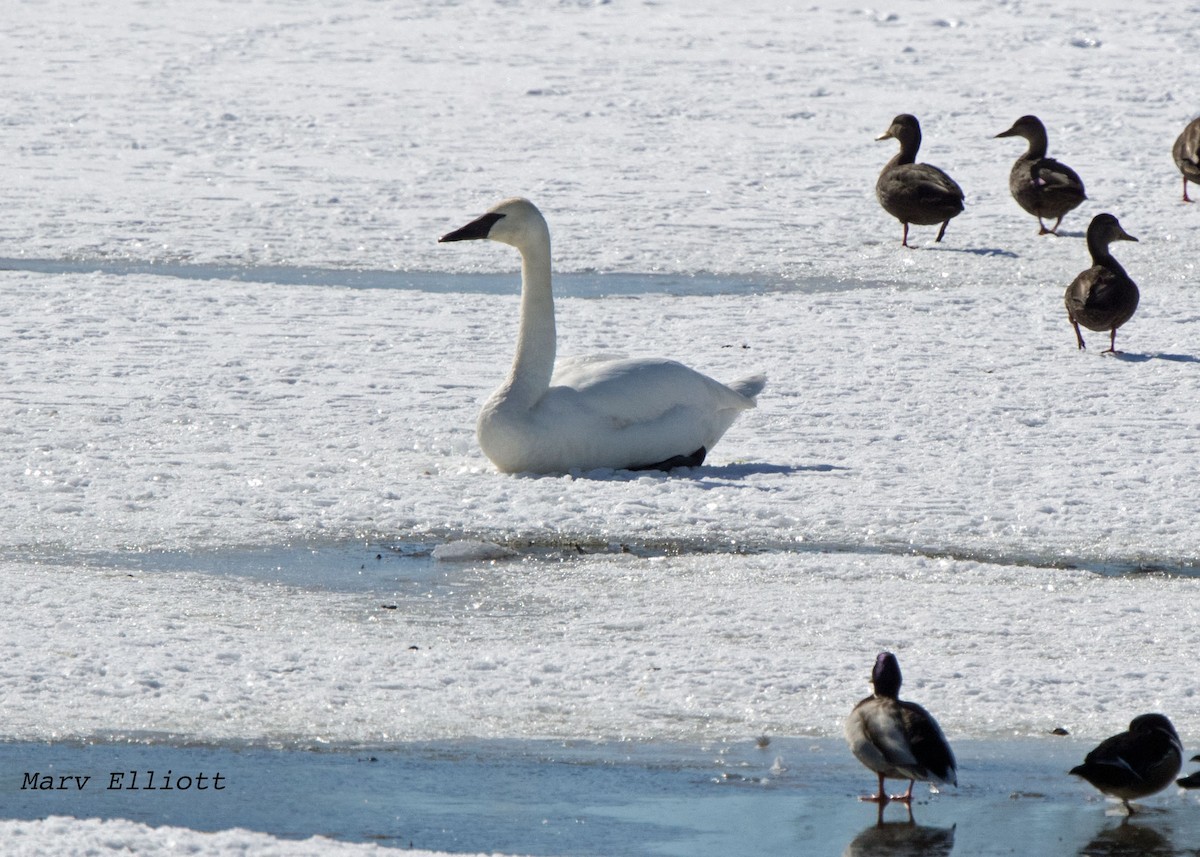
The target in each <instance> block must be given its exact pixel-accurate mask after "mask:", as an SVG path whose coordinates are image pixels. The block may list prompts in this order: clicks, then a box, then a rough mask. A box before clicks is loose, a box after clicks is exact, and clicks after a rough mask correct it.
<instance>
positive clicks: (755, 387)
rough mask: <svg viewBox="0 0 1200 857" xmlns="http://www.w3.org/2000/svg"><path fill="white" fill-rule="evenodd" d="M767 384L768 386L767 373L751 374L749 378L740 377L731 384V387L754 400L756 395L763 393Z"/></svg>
mask: <svg viewBox="0 0 1200 857" xmlns="http://www.w3.org/2000/svg"><path fill="white" fill-rule="evenodd" d="M765 386H767V376H766V375H751V376H749V377H748V378H739V379H738V380H737V381H734V382H733V383H732V384H730V385H729V389H731V390H733V391H734V392H737V393H741V394H742V395H743V396H745V397H746V398H747V399H750V400H751V401H754V397H755V396H757V395H758V394H759V393H761V392H762V391H763V387H765ZM756 404H757V403H756Z"/></svg>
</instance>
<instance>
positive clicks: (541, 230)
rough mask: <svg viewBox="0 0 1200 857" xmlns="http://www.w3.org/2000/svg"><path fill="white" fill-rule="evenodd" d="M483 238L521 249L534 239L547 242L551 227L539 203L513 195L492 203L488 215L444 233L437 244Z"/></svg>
mask: <svg viewBox="0 0 1200 857" xmlns="http://www.w3.org/2000/svg"><path fill="white" fill-rule="evenodd" d="M483 238H487V239H488V240H489V241H499V242H501V243H502V244H510V245H512V246H513V247H516V248H518V249H520V248H521V247H524V246H528V245H530V244H531V243H532V242H534V241H547V242H548V241H549V240H550V230H549V228H548V227H547V226H546V219H545V218H544V217H542V213H541V212H540V211H538V208H537V206H536V205H534V204H533V203H532V202H530V201H529V200H527V199H525V198H524V197H520V196H514V197H513V198H512V199H506V200H504V202H501V203H498V204H496V205H493V206H492V207H491V208H489V209H488V212H487V214H484V215H482V216H480V217H477V218H475V219H474V220H472V221H471V222H470V223H468V224H467V225H466V226H464V227H462V228H461V229H455V230H454V231H453V232H448V233H447V234H445V235H443V236H442V237H441V238H439V239H438V243H439V244H440V243H443V242H446V241H476V240H480V239H483Z"/></svg>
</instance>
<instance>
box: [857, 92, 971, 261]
mask: <svg viewBox="0 0 1200 857" xmlns="http://www.w3.org/2000/svg"><path fill="white" fill-rule="evenodd" d="M875 139H876V140H897V141H899V143H900V151H899V152H897V153H896V157H894V158H892V159H891V160H890V161H888V162H887V166H885V167H884V168H883V172H881V173H880V174H879V181H877V182H876V183H875V195H876V196H877V197H879V204H880V205H882V206H883V209H884V211H886V212H887V213H888V214H890V215H892V217H894V218H896V219H897V220H899V221H900V222H901V223H903V224H904V235H903V237H902V238H901V240H900V243H901V245H903V246H905V247H907V246H908V225H909V224H910V223H916V224H917V225H919V226H931V225H933V224H934V223H940V224H942V228H941V229H939V230H938V234H937V238H935V239H934V240H935V241H941V240H942V236H943V235H945V234H946V224H948V223H949V222H950V218H952V217H957V216H958V215H959V214H961V213H962V210H963V192H962V188H960V187H959V186H958V183H957V182H955V181H954V179H952V178H950V176H948V175H946V174H945V173H944V172H942V171H941V170H939V169H938V168H937V167H933V166H930V165H929V164H918V163H916V160H917V150H918V149H920V148H921V125H920V123H919V122H917V117H916V116H913V115H911V114H908V113H901V114H900V115H899V116H897V117H896V118H895V119H893V120H892V124H891V125H890V126H889V127H888V129H887V130H886V131H884V132H883V133H882V134H881V135H880V136H878V137H876V138H875Z"/></svg>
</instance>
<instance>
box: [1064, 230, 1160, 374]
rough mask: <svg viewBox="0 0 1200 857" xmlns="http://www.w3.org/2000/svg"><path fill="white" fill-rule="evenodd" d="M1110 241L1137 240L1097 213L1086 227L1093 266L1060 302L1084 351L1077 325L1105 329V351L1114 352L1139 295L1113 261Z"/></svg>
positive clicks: (1082, 274) (1117, 263)
mask: <svg viewBox="0 0 1200 857" xmlns="http://www.w3.org/2000/svg"><path fill="white" fill-rule="evenodd" d="M1113 241H1137V239H1136V238H1134V237H1133V236H1132V235H1130V234H1129V233H1128V232H1126V231H1125V230H1124V229H1122V228H1121V224H1120V223H1119V222H1118V221H1117V218H1115V217H1113V216H1112V215H1111V214H1097V215H1096V216H1095V217H1093V218H1092V222H1091V223H1090V224H1088V231H1087V245H1088V251H1089V252H1090V253H1091V254H1092V267H1090V268H1088V269H1087V270H1086V271H1084V272H1083V273H1081V274H1080V275H1079V276H1078V277H1076V278H1075V279H1074V280H1073V281H1072V282H1071V285H1069V286H1067V291H1066V294H1065V295H1063V302H1064V303H1065V304H1066V306H1067V318H1068V319H1070V321H1071V324H1072V326H1073V327H1074V328H1075V341H1076V343H1077V344H1078V346H1079V348H1080V350H1082V349H1083V348H1085V347H1086V346H1085V345H1084V342H1083V334H1082V333H1080V331H1079V325H1081V324H1082V325H1083V326H1084V327H1086V328H1088V329H1089V330H1107V331H1109V332H1110V334H1109V344H1108V349H1107V350H1106V352H1105V353H1107V352H1113V353H1114V354H1115V353H1116V350H1117V328H1118V327H1120V326H1121V325H1123V324H1124V323H1125V322H1127V321H1129V319H1131V318H1132V317H1133V314H1134V312H1135V311H1136V310H1137V306H1138V300H1139V299H1140V296H1141V293H1140V292H1139V291H1138V287H1137V284H1136V283H1135V282H1134V281H1133V280H1131V279H1130V278H1129V275H1128V274H1126V273H1125V269H1124V268H1122V267H1121V263H1120V262H1118V261H1117V260H1116V259H1114V258H1113V255H1112V253H1110V252H1109V250H1108V245H1109V244H1110V243H1112V242H1113Z"/></svg>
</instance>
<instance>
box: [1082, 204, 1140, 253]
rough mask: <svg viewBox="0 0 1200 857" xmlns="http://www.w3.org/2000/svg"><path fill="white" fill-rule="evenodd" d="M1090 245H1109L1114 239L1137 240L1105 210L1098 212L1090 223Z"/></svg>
mask: <svg viewBox="0 0 1200 857" xmlns="http://www.w3.org/2000/svg"><path fill="white" fill-rule="evenodd" d="M1087 240H1088V246H1094V245H1108V244H1110V243H1112V242H1113V241H1137V239H1136V238H1134V237H1133V236H1132V235H1130V234H1129V233H1128V232H1126V231H1125V230H1124V229H1122V228H1121V223H1120V221H1119V220H1117V218H1115V217H1113V216H1112V215H1111V214H1108V213H1107V212H1105V213H1104V214H1097V215H1096V216H1095V217H1093V218H1092V222H1091V223H1090V224H1088V231H1087Z"/></svg>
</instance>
